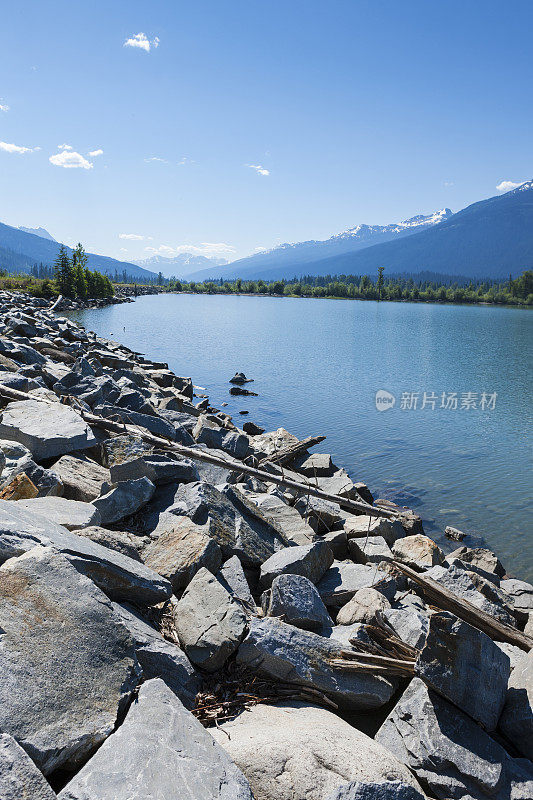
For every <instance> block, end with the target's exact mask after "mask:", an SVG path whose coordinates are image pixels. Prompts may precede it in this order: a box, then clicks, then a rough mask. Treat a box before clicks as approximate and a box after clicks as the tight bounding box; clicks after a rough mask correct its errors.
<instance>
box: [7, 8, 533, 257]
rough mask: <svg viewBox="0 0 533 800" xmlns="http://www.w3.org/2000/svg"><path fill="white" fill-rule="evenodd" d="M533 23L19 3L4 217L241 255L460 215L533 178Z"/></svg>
mask: <svg viewBox="0 0 533 800" xmlns="http://www.w3.org/2000/svg"><path fill="white" fill-rule="evenodd" d="M532 28H533V4H532V3H531V2H529V0H528V1H527V2H513V0H510V1H509V2H507V3H503V2H502V1H501V0H498V1H497V2H493V0H483V2H465V1H464V0H462V2H456V0H445V1H444V2H440V3H436V2H428V0H408V1H407V2H404V3H398V2H389V0H373V1H369V2H366V1H365V2H361V1H360V0H342V1H341V0H338V1H336V0H322V1H321V2H317V1H316V0H284V1H283V2H278V0H270V2H263V0H247V1H246V2H241V1H240V0H227V1H226V0H217V1H213V0H211V1H209V0H205V1H204V0H195V2H191V0H189V2H179V1H178V0H172V1H171V0H167V1H166V2H161V0H159V1H158V0H152V2H150V3H148V2H146V0H143V1H142V2H138V1H136V0H128V2H122V0H113V2H109V1H108V2H100V0H95V1H93V2H91V3H90V4H87V3H81V2H75V1H74V2H73V1H72V0H71V1H70V2H62V1H61V2H59V1H58V0H47V2H46V3H43V2H37V0H35V2H26V1H25V0H19V2H18V3H16V4H9V7H8V6H6V7H5V8H4V11H3V14H2V26H1V29H0V65H1V66H0V107H1V109H5V110H0V187H1V191H0V220H1V221H2V222H6V223H7V224H10V225H28V226H38V225H42V226H44V227H45V228H47V229H48V230H49V231H50V232H51V233H52V234H53V235H54V236H55V237H56V238H58V239H60V240H63V241H65V242H66V243H68V244H72V243H75V242H77V241H78V240H81V241H82V242H83V243H84V244H85V246H86V247H87V249H88V250H90V251H92V252H99V253H105V254H108V255H112V256H115V257H119V258H122V259H124V260H128V259H134V258H135V259H137V258H143V257H147V256H149V255H151V254H153V253H154V252H161V253H162V254H165V255H171V254H172V253H175V252H180V251H182V250H184V249H186V248H188V249H190V250H191V251H192V252H198V253H204V254H206V255H216V254H218V255H221V256H224V257H226V258H235V257H240V256H243V255H247V254H249V253H252V252H254V251H255V250H256V249H257V248H261V247H272V246H274V245H276V244H278V243H281V242H286V241H300V240H305V239H311V238H313V239H321V238H326V237H328V236H330V235H331V234H333V233H336V232H339V231H341V230H343V229H345V228H347V227H351V226H354V225H356V224H358V223H361V222H367V223H380V224H384V223H388V222H392V221H395V220H398V219H405V218H407V217H410V216H413V215H414V214H417V213H428V212H430V211H433V210H434V209H437V208H442V207H444V206H449V207H451V208H452V209H454V210H459V209H460V208H462V207H464V206H465V205H468V204H469V203H471V202H474V201H476V200H478V199H481V198H484V197H490V196H492V195H494V194H497V193H498V192H497V189H496V187H497V186H498V185H499V184H500V183H501V182H502V181H511V182H521V181H523V180H526V179H528V178H531V177H532V175H533V158H532V156H533V152H532V151H533V136H532V128H533V102H532V91H533V59H532V58H531V31H532ZM141 34H142V36H141ZM127 40H132V41H131V43H130V44H129V45H126V46H125V42H126V41H127ZM132 44H133V45H137V46H131V45H132ZM60 145H68V147H69V148H70V149H66V148H63V149H60V148H59V146H60ZM13 146H14V148H15V149H14V148H13ZM20 148H28V150H27V151H22V152H21V151H20ZM36 148H40V149H36ZM98 150H101V151H103V152H102V153H100V154H98V155H89V154H90V153H95V152H96V151H98ZM156 159H160V160H156ZM84 162H85V163H84ZM68 164H79V165H80V166H75V167H72V166H71V167H68V166H65V165H68ZM121 235H122V236H124V235H127V236H136V237H143V238H136V239H132V238H127V239H126V238H120V236H121ZM146 248H149V249H146Z"/></svg>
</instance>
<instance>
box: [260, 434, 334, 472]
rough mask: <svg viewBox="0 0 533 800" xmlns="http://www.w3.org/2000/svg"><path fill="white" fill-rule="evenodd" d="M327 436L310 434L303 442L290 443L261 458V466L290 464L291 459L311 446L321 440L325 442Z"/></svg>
mask: <svg viewBox="0 0 533 800" xmlns="http://www.w3.org/2000/svg"><path fill="white" fill-rule="evenodd" d="M325 438H326V437H325V436H308V437H307V439H302V441H301V442H295V443H294V444H288V445H287V446H286V447H282V448H280V449H279V450H278V451H277V452H276V453H272V455H269V456H265V457H264V458H260V459H259V466H261V465H262V464H268V463H270V464H280V465H281V464H288V463H289V462H290V461H292V460H293V459H295V458H296V456H300V455H302V454H303V453H305V452H306V451H307V450H308V449H309V448H310V447H314V446H315V445H317V444H320V442H323V441H324V439H325Z"/></svg>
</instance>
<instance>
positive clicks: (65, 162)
mask: <svg viewBox="0 0 533 800" xmlns="http://www.w3.org/2000/svg"><path fill="white" fill-rule="evenodd" d="M48 161H49V162H50V164H53V165H54V167H63V168H64V169H92V168H93V164H92V162H91V161H87V159H86V158H85V157H84V156H82V155H81V153H77V152H76V151H75V150H73V149H72V147H71V146H70V145H67V144H63V145H60V146H59V153H56V154H55V155H53V156H50V158H49V159H48Z"/></svg>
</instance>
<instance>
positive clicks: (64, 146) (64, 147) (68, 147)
mask: <svg viewBox="0 0 533 800" xmlns="http://www.w3.org/2000/svg"><path fill="white" fill-rule="evenodd" d="M57 149H58V150H74V148H73V147H72V145H71V144H58V145H57Z"/></svg>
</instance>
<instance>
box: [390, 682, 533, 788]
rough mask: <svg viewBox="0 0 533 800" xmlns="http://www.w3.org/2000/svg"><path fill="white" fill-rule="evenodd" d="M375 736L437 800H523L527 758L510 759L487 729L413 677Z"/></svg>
mask: <svg viewBox="0 0 533 800" xmlns="http://www.w3.org/2000/svg"><path fill="white" fill-rule="evenodd" d="M375 740H376V741H377V742H378V743H379V744H381V745H383V746H384V747H386V748H387V749H388V750H390V752H391V753H393V754H394V755H395V756H396V757H397V758H398V759H399V760H400V761H402V762H403V763H404V764H406V765H407V766H408V767H409V768H410V769H411V770H412V771H413V772H414V773H415V775H416V777H417V778H418V779H419V780H420V781H421V782H423V783H424V785H425V786H427V787H428V790H429V794H430V795H431V796H432V797H437V798H439V800H448V798H453V800H461V799H462V798H464V800H509V798H513V800H527V798H528V797H531V796H533V771H532V769H531V764H530V762H527V761H526V760H524V759H513V758H510V756H509V755H508V754H507V753H506V751H505V750H504V749H503V747H502V746H501V745H499V744H497V742H495V741H494V740H493V739H491V737H490V736H489V734H488V733H485V731H484V730H483V729H482V728H481V727H480V726H479V725H478V724H477V723H476V722H474V720H473V719H471V718H470V717H469V716H468V715H467V714H464V713H463V712H462V711H461V710H460V709H459V708H457V707H456V706H453V705H452V704H451V703H449V702H448V701H447V700H445V699H444V698H443V697H440V696H439V695H438V694H436V693H435V692H432V691H431V690H430V689H428V688H427V687H426V686H425V684H424V683H423V682H422V681H421V680H420V679H419V678H414V679H413V680H412V681H411V683H410V684H409V686H408V687H407V689H406V690H405V692H404V694H403V695H402V697H401V698H400V700H399V701H398V703H397V705H396V706H395V707H394V709H393V710H392V712H391V713H390V715H389V716H388V717H387V719H386V720H385V722H384V723H383V725H382V726H381V728H380V729H379V731H378V732H377V734H376V737H375Z"/></svg>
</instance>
